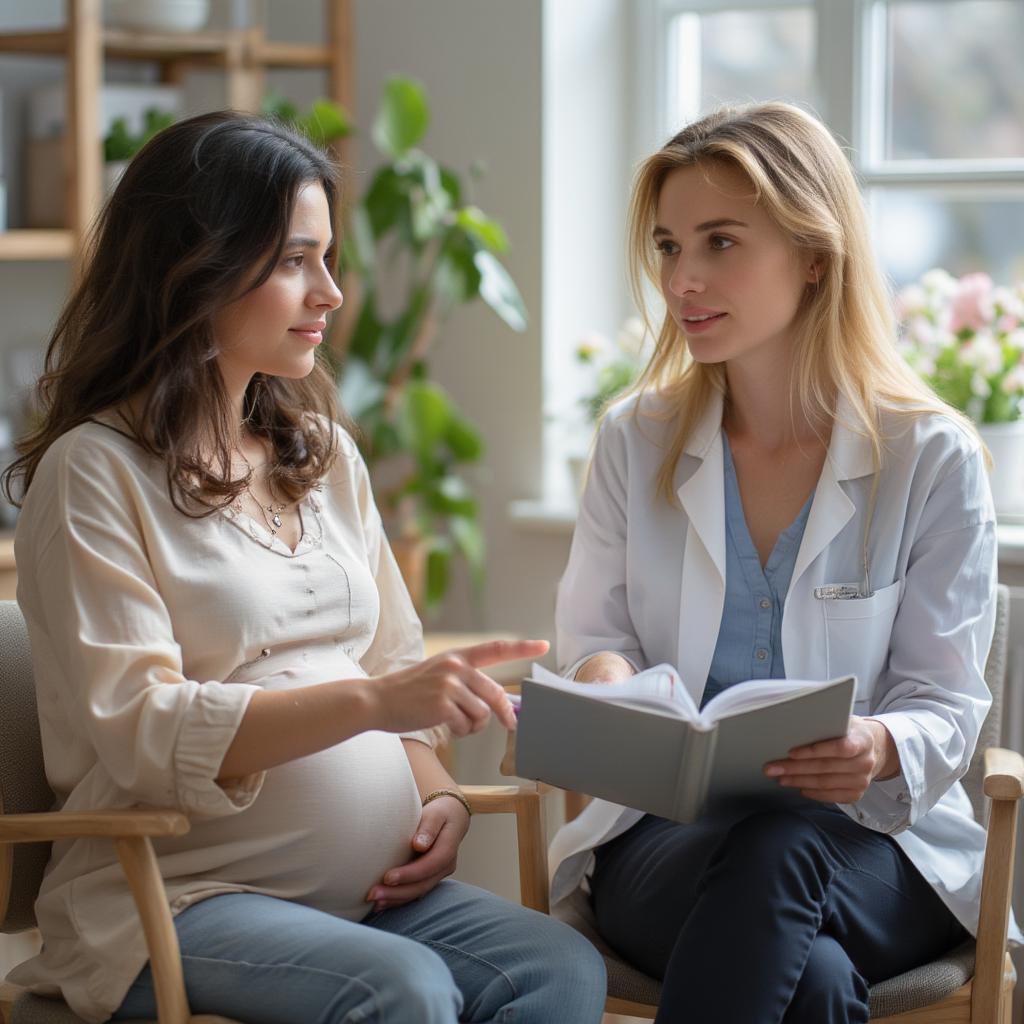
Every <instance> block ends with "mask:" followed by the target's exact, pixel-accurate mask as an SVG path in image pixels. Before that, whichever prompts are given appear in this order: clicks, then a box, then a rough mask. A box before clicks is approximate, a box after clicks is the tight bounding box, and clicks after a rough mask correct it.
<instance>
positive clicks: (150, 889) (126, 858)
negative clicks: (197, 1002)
mask: <svg viewBox="0 0 1024 1024" xmlns="http://www.w3.org/2000/svg"><path fill="white" fill-rule="evenodd" d="M115 845H116V847H117V856H118V859H119V860H120V861H121V867H122V868H123V869H124V873H125V877H126V878H127V879H128V886H129V888H130V889H131V891H132V895H133V896H134V897H135V904H136V906H137V907H138V910H139V917H140V918H141V919H142V930H143V932H144V933H145V935H146V945H147V947H148V948H149V956H150V967H151V969H152V973H153V987H154V989H155V990H156V1005H157V1020H158V1024H189V1009H188V1001H187V999H186V998H185V976H184V974H183V973H182V969H181V951H180V949H179V947H178V933H177V932H176V931H175V930H174V921H173V920H172V918H171V909H170V907H169V906H168V905H167V896H166V893H165V891H164V883H163V879H162V878H161V876H160V868H159V867H158V866H157V862H156V854H155V853H154V852H153V844H152V843H151V842H150V841H149V838H148V837H146V836H141V837H140V836H132V837H131V838H126V839H117V840H115Z"/></svg>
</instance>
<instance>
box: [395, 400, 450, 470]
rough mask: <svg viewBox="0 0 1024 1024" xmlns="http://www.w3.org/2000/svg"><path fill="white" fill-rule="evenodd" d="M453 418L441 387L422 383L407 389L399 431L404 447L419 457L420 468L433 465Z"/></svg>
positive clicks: (402, 403) (401, 405) (400, 415)
mask: <svg viewBox="0 0 1024 1024" xmlns="http://www.w3.org/2000/svg"><path fill="white" fill-rule="evenodd" d="M450 416H451V411H450V406H449V403H448V396H447V395H446V394H445V393H444V392H443V391H442V390H441V389H440V388H439V387H437V386H436V385H434V384H427V383H420V382H412V383H410V384H407V385H406V388H405V392H404V394H403V395H402V400H401V403H400V405H399V412H398V431H399V435H400V436H401V438H402V443H403V444H404V445H405V446H406V447H407V448H408V449H409V450H410V451H413V452H415V453H416V456H417V459H418V461H419V462H420V465H421V467H422V466H423V465H424V464H427V465H429V464H430V463H431V462H432V461H433V456H434V452H435V450H436V448H437V446H438V444H439V442H440V441H441V439H442V438H443V437H444V436H445V433H446V431H447V428H448V420H449V418H450Z"/></svg>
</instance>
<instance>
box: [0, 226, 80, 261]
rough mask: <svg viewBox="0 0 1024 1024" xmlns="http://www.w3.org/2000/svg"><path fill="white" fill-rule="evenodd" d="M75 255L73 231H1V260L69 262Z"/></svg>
mask: <svg viewBox="0 0 1024 1024" xmlns="http://www.w3.org/2000/svg"><path fill="white" fill-rule="evenodd" d="M74 254H75V236H74V234H73V232H71V231H49V230H42V229H38V230H31V229H26V230H18V231H0V260H69V259H71V258H72V256H74Z"/></svg>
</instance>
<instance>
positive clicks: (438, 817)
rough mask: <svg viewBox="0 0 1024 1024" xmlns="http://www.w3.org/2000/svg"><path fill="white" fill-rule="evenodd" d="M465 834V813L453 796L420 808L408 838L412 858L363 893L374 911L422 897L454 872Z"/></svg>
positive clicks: (467, 815)
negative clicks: (415, 824) (410, 842)
mask: <svg viewBox="0 0 1024 1024" xmlns="http://www.w3.org/2000/svg"><path fill="white" fill-rule="evenodd" d="M468 831H469V814H468V813H467V811H466V808H465V807H463V806H462V804H461V803H459V801H458V800H456V799H455V798H454V797H449V796H442V797H438V798H437V799H436V800H431V801H430V803H429V804H427V806H426V807H424V808H423V814H422V816H421V817H420V823H419V825H418V826H417V827H416V834H415V835H414V836H413V839H412V852H413V859H412V860H411V861H409V863H408V864H403V865H401V866H400V867H395V868H391V869H390V870H389V871H388V872H387V873H386V874H385V875H384V877H383V879H381V881H380V882H379V883H378V884H377V885H375V886H373V888H371V889H370V891H369V893H367V896H366V898H367V900H369V901H370V902H372V903H373V905H374V906H373V909H374V910H385V909H387V908H388V907H397V906H401V904H403V903H409V902H410V901H412V900H415V899H419V898H420V897H421V896H425V895H426V894H427V893H428V892H430V890H431V889H433V888H434V886H435V885H437V883H438V882H440V881H441V880H442V879H443V878H447V877H448V876H449V875H450V874H452V873H453V872H454V871H455V865H456V862H457V860H458V854H459V844H460V843H461V842H462V840H463V839H464V838H465V836H466V833H467V832H468Z"/></svg>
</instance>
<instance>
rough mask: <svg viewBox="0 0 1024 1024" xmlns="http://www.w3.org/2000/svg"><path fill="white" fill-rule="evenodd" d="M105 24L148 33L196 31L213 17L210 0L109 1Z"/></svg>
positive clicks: (106, 6)
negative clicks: (211, 15)
mask: <svg viewBox="0 0 1024 1024" xmlns="http://www.w3.org/2000/svg"><path fill="white" fill-rule="evenodd" d="M105 8H106V9H105V14H106V19H105V20H106V22H107V24H108V25H114V26H116V27H117V28H129V29H136V30H137V31H149V32H195V31H197V30H198V29H201V28H202V27H203V26H204V25H205V24H206V22H207V20H208V19H209V17H210V0H107V3H106V5H105Z"/></svg>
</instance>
